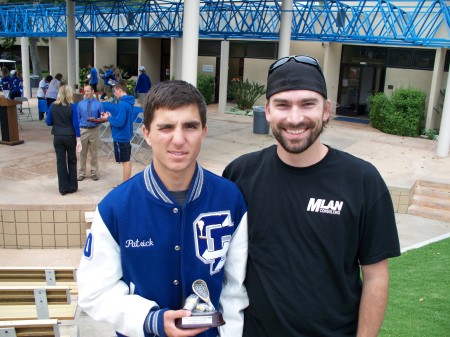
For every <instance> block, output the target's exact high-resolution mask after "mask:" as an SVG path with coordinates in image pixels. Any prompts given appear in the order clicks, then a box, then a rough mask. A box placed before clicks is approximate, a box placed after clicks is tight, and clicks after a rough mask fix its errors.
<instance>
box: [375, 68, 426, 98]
mask: <svg viewBox="0 0 450 337" xmlns="http://www.w3.org/2000/svg"><path fill="white" fill-rule="evenodd" d="M432 76H433V72H432V71H429V70H414V69H397V68H386V81H385V84H384V92H385V94H386V95H388V96H390V95H392V93H393V91H394V90H395V89H399V88H415V89H420V90H422V91H423V92H425V94H426V95H427V99H426V104H428V97H429V96H430V88H431V79H432ZM389 85H392V86H393V89H388V86H389Z"/></svg>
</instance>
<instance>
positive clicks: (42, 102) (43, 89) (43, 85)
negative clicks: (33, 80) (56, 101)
mask: <svg viewBox="0 0 450 337" xmlns="http://www.w3.org/2000/svg"><path fill="white" fill-rule="evenodd" d="M52 80H53V76H52V75H47V76H45V78H43V79H42V80H41V81H40V82H39V86H38V91H37V94H36V96H37V99H38V110H39V120H40V121H41V120H43V119H44V114H45V113H46V112H47V110H48V107H47V100H46V99H45V94H46V93H47V89H48V86H49V84H50V82H51V81H52Z"/></svg>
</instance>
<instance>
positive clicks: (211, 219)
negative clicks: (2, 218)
mask: <svg viewBox="0 0 450 337" xmlns="http://www.w3.org/2000/svg"><path fill="white" fill-rule="evenodd" d="M193 226H194V235H195V238H194V239H195V253H196V255H197V257H198V258H199V259H200V260H201V261H203V263H206V264H209V265H210V274H211V275H213V274H215V273H217V272H219V271H220V270H221V269H222V267H223V265H224V264H225V260H226V255H227V251H228V247H229V246H230V240H231V236H232V234H233V231H234V228H233V226H234V225H233V223H232V222H231V217H230V212H229V211H224V212H215V213H202V214H200V215H199V216H198V217H197V219H195V221H194V223H193Z"/></svg>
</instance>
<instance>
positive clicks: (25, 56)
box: [20, 37, 40, 97]
mask: <svg viewBox="0 0 450 337" xmlns="http://www.w3.org/2000/svg"><path fill="white" fill-rule="evenodd" d="M20 51H21V53H22V79H23V82H22V85H23V96H25V97H31V81H30V50H29V49H28V38H27V37H21V38H20ZM39 79H40V78H39Z"/></svg>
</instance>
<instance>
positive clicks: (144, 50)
mask: <svg viewBox="0 0 450 337" xmlns="http://www.w3.org/2000/svg"><path fill="white" fill-rule="evenodd" d="M138 64H139V66H144V67H145V71H146V72H147V75H148V76H149V77H150V80H151V81H152V85H153V84H155V83H158V82H159V79H160V76H159V74H160V69H161V39H154V38H141V39H139V54H138Z"/></svg>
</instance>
